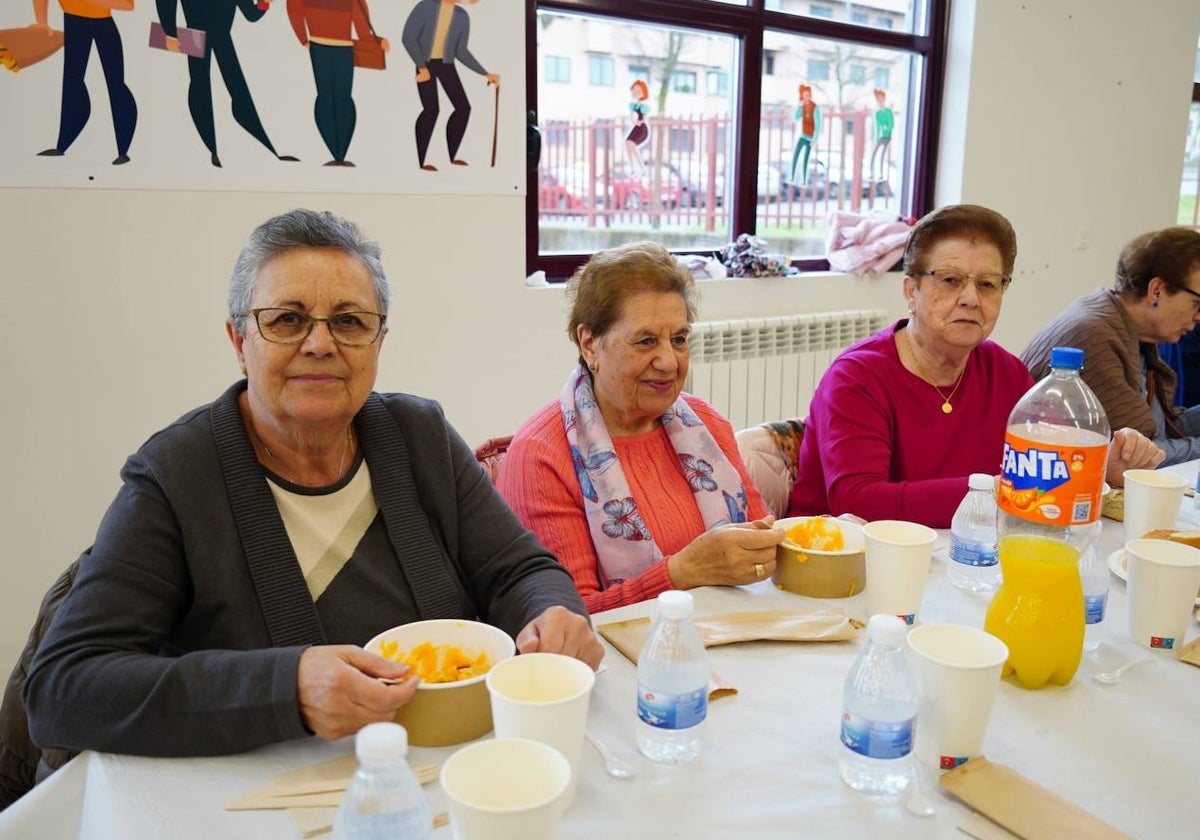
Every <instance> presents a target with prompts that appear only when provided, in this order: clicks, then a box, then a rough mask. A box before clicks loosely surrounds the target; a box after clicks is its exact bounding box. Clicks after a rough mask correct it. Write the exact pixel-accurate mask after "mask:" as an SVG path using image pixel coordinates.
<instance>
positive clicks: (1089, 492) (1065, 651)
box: [984, 347, 1109, 688]
mask: <svg viewBox="0 0 1200 840" xmlns="http://www.w3.org/2000/svg"><path fill="white" fill-rule="evenodd" d="M1082 368H1083V351H1082V350H1079V349H1078V348H1075V347H1055V348H1054V349H1053V350H1052V351H1051V352H1050V373H1049V374H1048V375H1047V376H1046V377H1045V378H1044V379H1042V380H1041V381H1040V382H1038V383H1037V384H1036V385H1034V386H1033V387H1032V388H1030V389H1029V391H1028V392H1027V393H1026V394H1025V396H1023V397H1022V398H1021V399H1020V400H1019V401H1018V402H1017V404H1016V406H1015V407H1014V408H1013V410H1012V413H1011V414H1010V415H1009V417H1008V428H1007V430H1006V431H1005V435H1004V455H1003V458H1002V459H1001V469H1000V492H999V500H998V501H999V507H1000V514H999V517H998V519H997V523H996V524H997V533H998V535H999V554H1000V570H1001V573H1002V574H1003V576H1004V583H1003V584H1002V585H1001V587H1000V589H999V591H997V593H996V597H995V599H994V600H993V601H992V604H991V606H990V607H989V608H988V612H987V618H986V621H985V624H984V626H985V628H986V629H987V630H988V631H989V632H991V633H993V634H994V635H996V636H999V637H1000V638H1001V639H1003V640H1004V641H1005V643H1007V644H1008V650H1009V657H1008V662H1007V663H1006V664H1005V668H1004V672H1005V674H1011V673H1015V674H1016V677H1017V681H1018V682H1019V683H1020V684H1021V685H1022V686H1024V687H1025V688H1041V687H1042V686H1044V685H1045V684H1046V683H1047V682H1054V683H1057V684H1059V685H1065V684H1066V683H1068V682H1070V680H1071V677H1072V676H1074V674H1075V669H1076V668H1078V667H1079V660H1080V658H1081V657H1082V656H1083V641H1084V634H1085V629H1084V628H1085V621H1087V620H1089V618H1090V619H1091V620H1092V621H1094V622H1100V621H1103V619H1104V606H1105V603H1104V601H1103V600H1101V601H1099V602H1098V603H1096V604H1095V605H1094V608H1093V609H1089V610H1085V609H1084V596H1083V580H1082V578H1081V574H1080V572H1081V569H1080V568H1079V561H1080V558H1081V557H1083V558H1088V559H1089V560H1094V558H1095V556H1096V546H1097V543H1098V540H1099V537H1100V528H1101V525H1100V493H1101V489H1102V488H1103V486H1104V471H1105V465H1106V462H1107V459H1108V435H1109V428H1108V418H1107V417H1106V416H1105V414H1104V407H1103V406H1102V405H1101V404H1100V401H1099V400H1098V399H1097V398H1096V395H1095V394H1094V393H1093V392H1092V390H1091V389H1090V388H1089V387H1088V386H1087V383H1086V382H1084V381H1083V379H1082V378H1081V377H1080V375H1079V371H1080V370H1081V369H1082ZM1086 571H1089V572H1090V571H1091V570H1090V569H1088V570H1086ZM1088 580H1089V581H1091V580H1092V576H1091V575H1090V574H1089V577H1088ZM1105 581H1107V578H1105ZM1098 594H1099V597H1100V598H1106V596H1107V589H1105V590H1104V592H1103V593H1098Z"/></svg>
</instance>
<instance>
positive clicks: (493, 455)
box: [475, 435, 512, 484]
mask: <svg viewBox="0 0 1200 840" xmlns="http://www.w3.org/2000/svg"><path fill="white" fill-rule="evenodd" d="M510 443H512V435H506V436H505V437H494V438H488V439H487V440H485V441H484V442H483V443H481V444H479V446H477V447H476V448H475V460H476V461H478V462H479V465H480V466H481V467H483V470H484V472H486V473H487V474H488V478H490V479H491V480H492V483H493V484H495V483H496V477H497V476H499V475H500V465H501V464H502V463H503V462H504V456H505V455H507V454H508V445H509V444H510Z"/></svg>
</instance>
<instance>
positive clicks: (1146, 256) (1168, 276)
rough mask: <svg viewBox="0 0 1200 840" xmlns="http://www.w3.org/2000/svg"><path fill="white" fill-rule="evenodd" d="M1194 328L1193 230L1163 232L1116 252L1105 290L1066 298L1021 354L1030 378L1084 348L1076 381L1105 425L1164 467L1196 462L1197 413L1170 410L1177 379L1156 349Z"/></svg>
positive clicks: (1199, 300)
mask: <svg viewBox="0 0 1200 840" xmlns="http://www.w3.org/2000/svg"><path fill="white" fill-rule="evenodd" d="M1198 323H1200V232H1197V231H1194V230H1191V229H1189V228H1183V227H1169V228H1165V229H1163V230H1157V231H1151V232H1150V233H1144V234H1142V235H1141V236H1139V237H1137V238H1136V239H1134V240H1133V241H1132V242H1130V243H1129V244H1128V245H1126V246H1125V248H1124V249H1123V250H1122V251H1121V255H1120V257H1119V258H1118V260H1117V274H1116V281H1115V282H1114V284H1113V288H1112V289H1097V290H1095V291H1094V292H1089V293H1088V294H1086V295H1084V296H1083V297H1081V298H1078V299H1076V300H1075V301H1073V302H1072V303H1071V304H1070V305H1069V306H1067V308H1066V309H1064V310H1063V311H1062V312H1060V313H1059V314H1058V315H1057V316H1056V317H1055V318H1054V319H1053V320H1052V321H1051V322H1050V323H1049V324H1047V325H1046V326H1045V327H1044V328H1043V329H1042V331H1041V332H1039V333H1038V334H1037V335H1036V336H1034V338H1033V340H1032V341H1030V342H1029V346H1028V347H1026V348H1025V352H1023V353H1022V354H1021V360H1022V361H1023V362H1025V364H1026V365H1028V367H1029V371H1030V373H1032V374H1033V376H1034V378H1035V379H1038V378H1041V377H1042V376H1045V375H1046V373H1048V372H1049V369H1050V351H1051V349H1053V348H1054V347H1057V346H1070V347H1078V348H1080V349H1082V350H1083V353H1084V356H1083V379H1084V381H1085V382H1087V384H1088V386H1089V387H1091V389H1092V390H1093V391H1095V392H1096V396H1097V397H1098V398H1099V400H1100V403H1101V405H1103V406H1104V411H1105V413H1106V414H1107V415H1108V424H1109V425H1110V426H1111V427H1112V428H1114V429H1116V428H1119V427H1122V426H1128V427H1130V428H1133V429H1137V430H1138V431H1139V432H1141V433H1142V434H1144V435H1145V436H1146V437H1149V438H1151V439H1152V440H1153V441H1154V442H1155V443H1156V444H1157V445H1158V446H1159V447H1160V448H1161V449H1162V450H1163V451H1164V453H1165V455H1166V458H1165V460H1164V461H1162V465H1163V466H1168V465H1170V464H1178V463H1181V462H1183V461H1189V460H1191V459H1193V458H1200V409H1193V410H1190V411H1186V412H1180V411H1179V410H1178V409H1177V408H1175V407H1174V406H1173V405H1172V401H1173V399H1174V396H1175V387H1176V377H1175V372H1174V371H1173V370H1171V368H1170V367H1169V366H1167V364H1166V363H1164V362H1163V361H1162V359H1160V358H1159V356H1158V349H1157V347H1156V345H1157V344H1161V343H1174V342H1177V341H1179V339H1181V338H1182V337H1183V336H1184V335H1186V334H1187V333H1188V332H1190V331H1191V329H1192V328H1193V327H1194V326H1195V325H1196V324H1198Z"/></svg>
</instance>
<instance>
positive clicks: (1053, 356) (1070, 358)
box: [1050, 347, 1083, 370]
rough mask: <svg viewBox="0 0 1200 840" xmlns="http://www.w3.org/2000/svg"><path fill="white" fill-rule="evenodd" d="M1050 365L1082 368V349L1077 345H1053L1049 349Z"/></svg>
mask: <svg viewBox="0 0 1200 840" xmlns="http://www.w3.org/2000/svg"><path fill="white" fill-rule="evenodd" d="M1050 367H1052V368H1065V369H1067V370H1082V369H1083V351H1082V350H1080V349H1079V348H1078V347H1055V348H1054V349H1053V350H1051V351H1050Z"/></svg>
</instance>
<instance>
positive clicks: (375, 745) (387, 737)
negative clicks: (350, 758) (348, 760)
mask: <svg viewBox="0 0 1200 840" xmlns="http://www.w3.org/2000/svg"><path fill="white" fill-rule="evenodd" d="M354 754H355V755H356V756H357V757H358V761H359V763H360V764H391V763H392V762H395V761H403V760H404V757H405V756H406V755H407V754H408V730H407V729H405V728H404V727H403V726H401V725H400V724H398V723H368V724H367V725H366V726H364V727H363V728H362V729H360V730H358V735H356V736H355V738H354Z"/></svg>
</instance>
